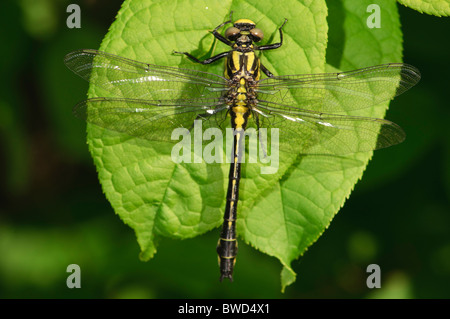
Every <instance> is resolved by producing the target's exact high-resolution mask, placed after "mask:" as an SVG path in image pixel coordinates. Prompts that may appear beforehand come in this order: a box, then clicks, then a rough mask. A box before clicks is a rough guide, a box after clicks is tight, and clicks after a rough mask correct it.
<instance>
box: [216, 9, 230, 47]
mask: <svg viewBox="0 0 450 319" xmlns="http://www.w3.org/2000/svg"><path fill="white" fill-rule="evenodd" d="M232 15H233V11H231V12H230V19H229V20H228V21H225V22H223V23H221V24H219V25H218V26H217V27H216V28H215V29H214V30H213V31H212V34H213V35H214V36H215V37H216V39H217V40H219V41H221V42H223V43H225V44H226V45H228V46H231V45H232V44H233V43H231V41H230V40H228V39H227V38H225V37H224V36H223V35H221V34H220V33H219V32H218V31H217V30H219V29H220V28H221V27H223V26H224V25H226V24H228V23H231V16H232Z"/></svg>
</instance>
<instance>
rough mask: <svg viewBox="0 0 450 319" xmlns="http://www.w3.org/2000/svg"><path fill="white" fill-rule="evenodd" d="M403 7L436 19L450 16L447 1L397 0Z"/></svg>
mask: <svg viewBox="0 0 450 319" xmlns="http://www.w3.org/2000/svg"><path fill="white" fill-rule="evenodd" d="M398 2H399V3H401V4H402V5H404V6H405V7H409V8H411V9H414V10H417V11H419V12H421V13H426V14H431V15H434V16H438V17H448V16H450V1H449V0H398Z"/></svg>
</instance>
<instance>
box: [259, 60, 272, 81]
mask: <svg viewBox="0 0 450 319" xmlns="http://www.w3.org/2000/svg"><path fill="white" fill-rule="evenodd" d="M260 67H261V71H263V72H264V74H265V75H267V77H269V78H271V77H273V74H272V72H270V71H269V70H268V69H267V68H266V67H265V66H264V65H263V64H262V63H261V66H260Z"/></svg>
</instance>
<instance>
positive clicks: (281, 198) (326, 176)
mask: <svg viewBox="0 0 450 319" xmlns="http://www.w3.org/2000/svg"><path fill="white" fill-rule="evenodd" d="M380 3H381V4H380V6H381V7H382V8H383V13H382V17H383V21H384V23H383V27H382V28H381V29H369V28H368V27H367V26H366V22H365V19H367V17H368V16H369V14H368V13H367V12H366V8H367V6H368V5H369V4H370V1H358V2H355V1H341V2H338V1H329V2H328V6H329V10H328V12H327V7H326V3H325V2H324V1H293V0H289V1H284V2H283V5H280V6H274V5H273V4H272V2H271V1H269V0H260V1H221V2H220V3H214V5H211V3H209V2H207V1H189V2H188V1H181V2H169V1H163V2H156V1H155V2H153V1H150V0H145V1H125V2H124V4H123V6H122V8H121V10H120V11H119V13H118V15H117V19H116V21H115V22H114V23H113V24H112V26H111V28H110V31H109V33H108V34H107V35H106V37H105V39H104V41H103V43H102V45H101V47H100V50H102V51H106V52H109V53H113V54H117V55H121V56H124V57H127V58H130V59H135V60H139V61H145V62H149V63H154V64H158V65H166V66H181V67H185V68H191V69H200V70H204V71H208V72H212V73H216V74H222V73H223V64H222V63H217V64H215V65H211V66H210V67H206V66H201V65H198V64H195V63H192V62H191V61H189V60H188V59H186V58H185V57H182V56H179V55H173V54H171V53H172V51H173V50H181V51H187V52H191V53H193V54H194V55H195V56H197V57H200V58H203V57H209V56H211V55H214V54H217V53H219V52H223V51H226V50H228V48H227V47H226V46H225V45H224V44H222V43H218V42H217V41H215V40H214V37H213V36H212V35H211V34H210V33H208V32H207V30H212V29H213V28H214V27H215V26H217V25H218V24H220V23H222V22H223V21H225V20H226V19H227V18H228V15H229V12H230V11H234V14H233V19H234V20H236V19H239V18H250V19H252V20H253V21H255V22H256V23H257V24H258V27H259V28H260V29H262V30H264V32H265V35H266V39H267V40H266V41H267V43H272V42H276V41H278V30H277V28H278V27H279V26H280V25H281V24H282V22H283V21H284V18H288V23H287V24H286V25H285V27H284V29H283V30H284V34H285V37H284V39H285V43H284V44H283V46H282V48H280V49H278V50H273V51H270V52H267V53H264V54H263V55H262V57H261V59H262V61H263V63H264V65H265V66H266V67H267V68H268V69H270V70H271V71H272V72H273V73H274V74H275V75H285V74H301V73H321V72H325V71H334V70H335V69H342V70H351V69H355V68H360V67H366V66H370V65H376V64H380V63H386V62H399V61H400V60H401V32H400V29H399V19H398V14H397V8H396V6H395V3H392V2H391V1H387V0H386V1H381V2H380ZM327 14H328V17H327ZM327 23H328V24H327ZM328 25H329V26H330V27H329V34H330V35H329V47H328V49H327V33H328ZM325 56H326V57H327V61H328V62H329V63H330V64H331V65H326V61H325ZM106 93H107V92H101V90H100V89H98V88H94V87H91V88H90V91H89V96H90V97H96V96H105V94H106ZM386 108H387V104H384V105H380V106H377V107H374V108H371V109H368V110H364V112H363V111H359V112H357V113H355V112H354V113H355V114H352V115H364V116H374V117H383V116H384V113H385V111H386ZM88 143H89V149H90V151H91V154H92V156H93V158H94V162H95V165H96V167H97V170H98V174H99V179H100V182H101V184H102V187H103V191H104V192H105V195H106V197H107V198H108V200H109V201H110V202H111V204H112V206H113V208H114V210H115V212H116V213H117V214H118V215H119V216H120V218H121V219H122V220H123V221H124V222H125V223H126V224H127V225H129V226H130V227H132V228H133V229H134V230H135V232H136V236H137V240H138V242H139V245H140V248H141V258H142V259H143V260H148V259H150V258H151V257H153V255H154V254H155V252H156V243H157V240H158V239H159V238H160V237H162V236H163V237H172V238H180V239H181V238H189V237H195V236H197V235H199V234H202V233H205V232H207V231H209V230H212V229H214V228H216V227H218V226H219V225H221V223H222V218H223V217H222V216H223V211H224V206H225V197H226V187H227V183H228V181H227V177H228V170H229V167H228V165H227V164H222V165H211V164H205V163H204V162H203V163H195V164H178V165H177V164H175V163H174V162H173V161H172V159H171V148H172V146H173V145H172V144H165V143H156V142H150V141H146V140H142V139H137V138H131V137H129V136H127V135H124V134H120V133H116V132H113V131H109V130H105V129H102V128H99V127H97V126H94V125H89V126H88ZM371 155H372V154H371V153H370V152H369V153H366V154H363V153H360V154H357V155H352V156H347V157H335V158H331V159H326V160H325V161H324V162H325V163H322V161H323V159H321V158H319V157H314V156H308V157H297V156H296V155H295V154H284V157H282V158H280V167H279V169H278V171H277V173H275V174H265V175H264V174H261V172H260V166H257V165H252V164H245V165H244V167H243V172H242V181H241V190H240V199H239V204H238V205H239V206H238V221H237V232H238V235H239V237H241V238H242V239H244V240H245V242H247V243H249V244H250V245H252V246H253V247H255V248H257V249H259V250H261V251H262V252H264V253H266V254H268V255H271V256H274V257H276V258H278V259H279V260H280V262H281V264H282V265H283V270H282V274H281V280H282V287H283V289H284V288H285V287H286V286H287V285H289V284H291V283H292V282H294V281H295V276H296V275H295V272H294V271H293V269H292V267H291V262H292V261H293V260H294V259H296V258H298V257H299V256H300V255H301V254H303V253H304V252H305V251H306V249H307V248H308V247H309V246H310V245H311V244H312V243H313V242H315V241H316V240H317V239H318V238H319V237H320V235H321V234H322V233H323V231H324V230H325V229H326V228H327V227H328V225H329V224H330V222H331V220H332V218H333V217H334V215H335V214H336V213H337V212H338V210H339V209H340V208H341V207H342V205H343V204H344V202H345V200H346V199H347V198H348V196H349V195H350V192H351V191H352V189H353V188H354V186H355V184H356V182H357V181H358V180H359V179H360V178H361V176H362V172H363V170H364V168H365V164H366V163H367V162H368V161H369V159H370V157H371ZM355 162H357V163H364V165H359V166H358V165H354V163H355ZM330 166H331V169H327V167H330ZM193 249H194V248H193ZM211 254H214V250H213V249H212V250H211ZM238 260H239V258H238ZM237 265H239V261H238V263H237Z"/></svg>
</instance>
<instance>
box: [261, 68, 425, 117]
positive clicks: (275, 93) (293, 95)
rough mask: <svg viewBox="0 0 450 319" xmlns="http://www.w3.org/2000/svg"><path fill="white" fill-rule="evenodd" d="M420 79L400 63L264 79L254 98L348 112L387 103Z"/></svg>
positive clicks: (314, 108) (416, 70)
mask: <svg viewBox="0 0 450 319" xmlns="http://www.w3.org/2000/svg"><path fill="white" fill-rule="evenodd" d="M419 80H420V72H419V70H418V69H417V68H415V67H413V66H411V65H408V64H402V63H391V64H383V65H377V66H371V67H367V68H364V69H359V70H354V71H349V72H341V73H325V74H305V75H286V76H276V77H272V78H265V79H262V80H261V81H259V84H258V89H257V92H258V99H261V100H265V101H269V102H275V103H283V104H287V105H299V106H301V108H302V109H308V110H314V111H319V112H332V113H335V112H349V111H353V110H358V109H363V108H366V107H370V106H372V105H376V104H379V103H381V102H383V101H387V100H390V99H392V98H394V97H395V96H397V95H399V94H402V93H403V92H405V91H406V90H408V89H410V88H411V87H413V86H414V85H415V84H416V83H417V82H418V81H419Z"/></svg>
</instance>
